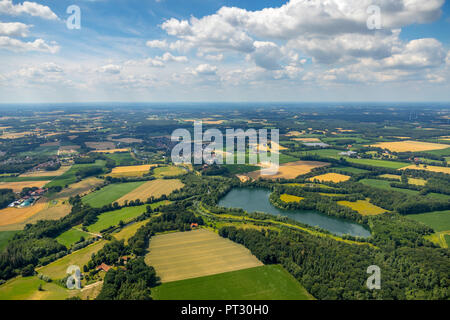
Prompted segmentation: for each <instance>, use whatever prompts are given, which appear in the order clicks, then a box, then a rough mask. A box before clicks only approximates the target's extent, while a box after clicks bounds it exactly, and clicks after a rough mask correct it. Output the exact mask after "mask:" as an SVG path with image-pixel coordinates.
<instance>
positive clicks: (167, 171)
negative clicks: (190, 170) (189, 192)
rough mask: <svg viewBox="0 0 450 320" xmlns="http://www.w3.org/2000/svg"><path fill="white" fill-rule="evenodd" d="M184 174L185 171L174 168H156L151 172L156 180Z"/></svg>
mask: <svg viewBox="0 0 450 320" xmlns="http://www.w3.org/2000/svg"><path fill="white" fill-rule="evenodd" d="M184 173H186V171H185V170H183V169H182V168H180V167H176V166H167V167H158V168H155V169H154V170H153V175H154V176H155V177H156V178H163V177H174V176H179V175H181V174H184Z"/></svg>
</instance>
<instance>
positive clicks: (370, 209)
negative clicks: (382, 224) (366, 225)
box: [338, 200, 387, 216]
mask: <svg viewBox="0 0 450 320" xmlns="http://www.w3.org/2000/svg"><path fill="white" fill-rule="evenodd" d="M338 204H340V205H342V206H346V207H349V208H351V209H353V210H355V211H357V212H358V213H359V214H361V215H363V216H375V215H378V214H381V213H385V212H386V211H387V210H384V209H383V208H380V207H377V206H376V205H374V204H371V203H370V202H369V201H367V200H357V201H355V202H350V201H338Z"/></svg>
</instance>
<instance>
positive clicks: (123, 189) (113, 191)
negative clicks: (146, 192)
mask: <svg viewBox="0 0 450 320" xmlns="http://www.w3.org/2000/svg"><path fill="white" fill-rule="evenodd" d="M142 184H144V182H143V181H140V182H128V183H114V184H110V185H107V186H106V187H104V188H102V189H100V190H98V191H95V192H92V193H90V194H88V195H86V196H85V197H83V202H84V203H86V204H89V205H91V206H92V207H94V208H100V207H103V206H104V205H107V204H110V203H113V202H115V201H116V200H118V199H119V198H121V197H122V196H124V195H125V194H127V193H129V192H131V191H132V190H134V189H136V188H137V187H139V186H141V185H142ZM133 200H134V199H133Z"/></svg>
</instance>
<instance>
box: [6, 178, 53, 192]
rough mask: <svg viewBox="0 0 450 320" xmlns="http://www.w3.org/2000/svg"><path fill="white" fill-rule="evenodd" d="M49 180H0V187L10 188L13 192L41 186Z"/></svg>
mask: <svg viewBox="0 0 450 320" xmlns="http://www.w3.org/2000/svg"><path fill="white" fill-rule="evenodd" d="M49 182H50V181H16V182H0V189H12V190H13V191H14V192H21V191H22V189H23V188H33V187H37V188H42V187H43V186H45V185H46V184H47V183H49Z"/></svg>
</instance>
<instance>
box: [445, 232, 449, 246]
mask: <svg viewBox="0 0 450 320" xmlns="http://www.w3.org/2000/svg"><path fill="white" fill-rule="evenodd" d="M444 239H445V242H447V248H448V247H450V235H448V234H446V235H444Z"/></svg>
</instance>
